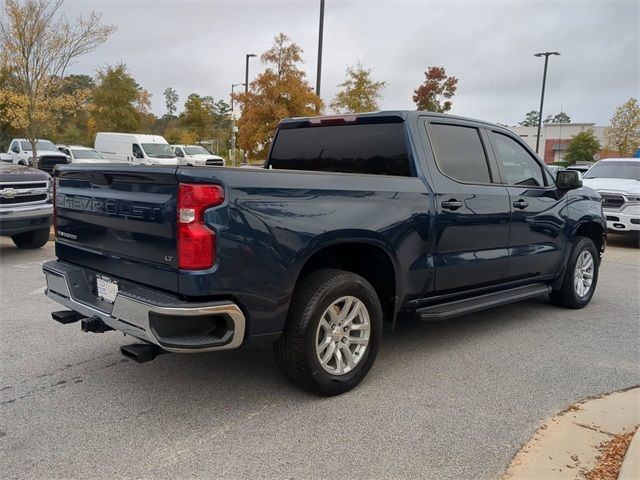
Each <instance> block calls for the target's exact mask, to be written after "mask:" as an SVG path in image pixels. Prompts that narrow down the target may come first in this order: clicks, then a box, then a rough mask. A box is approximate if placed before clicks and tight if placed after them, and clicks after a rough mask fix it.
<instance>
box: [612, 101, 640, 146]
mask: <svg viewBox="0 0 640 480" xmlns="http://www.w3.org/2000/svg"><path fill="white" fill-rule="evenodd" d="M604 139H605V145H606V147H607V148H610V149H611V150H616V151H618V152H620V154H621V155H622V156H631V155H633V154H634V152H635V150H636V149H637V148H640V106H638V100H637V99H635V98H633V97H631V98H630V99H629V100H627V101H626V102H625V103H624V104H623V105H620V106H619V107H618V108H617V109H616V112H615V113H614V114H613V117H611V126H609V127H607V128H606V129H605V131H604Z"/></svg>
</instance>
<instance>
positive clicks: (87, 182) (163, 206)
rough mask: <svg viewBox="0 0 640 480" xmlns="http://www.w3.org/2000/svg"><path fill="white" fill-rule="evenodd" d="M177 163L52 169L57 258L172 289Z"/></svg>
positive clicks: (175, 270)
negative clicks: (54, 189)
mask: <svg viewBox="0 0 640 480" xmlns="http://www.w3.org/2000/svg"><path fill="white" fill-rule="evenodd" d="M177 191H178V184H177V180H176V167H162V166H158V167H152V166H117V165H108V164H102V165H91V166H87V165H78V166H74V165H69V166H66V167H64V168H62V169H61V170H60V171H57V172H56V198H55V205H56V222H57V229H58V241H57V242H56V254H57V256H58V258H59V259H61V260H65V261H67V262H71V263H75V264H77V265H81V266H84V267H88V268H91V269H95V270H97V271H100V272H104V273H107V274H110V275H113V276H115V277H121V278H126V279H128V280H132V281H136V282H140V283H143V284H146V285H149V286H152V287H156V288H160V289H163V290H170V291H177V288H178V267H177V254H176V253H177V241H176V202H177Z"/></svg>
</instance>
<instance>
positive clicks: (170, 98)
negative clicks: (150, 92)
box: [164, 87, 178, 117]
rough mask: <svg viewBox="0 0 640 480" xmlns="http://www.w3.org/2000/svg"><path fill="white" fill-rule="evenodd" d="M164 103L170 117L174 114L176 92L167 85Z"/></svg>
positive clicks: (176, 98)
mask: <svg viewBox="0 0 640 480" xmlns="http://www.w3.org/2000/svg"><path fill="white" fill-rule="evenodd" d="M164 104H165V105H166V106H167V114H168V115H169V116H170V117H173V116H175V114H176V109H177V108H176V107H177V105H178V92H176V91H175V90H174V89H173V88H171V87H168V88H167V89H166V90H165V91H164Z"/></svg>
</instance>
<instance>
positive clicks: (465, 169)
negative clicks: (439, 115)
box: [430, 123, 491, 183]
mask: <svg viewBox="0 0 640 480" xmlns="http://www.w3.org/2000/svg"><path fill="white" fill-rule="evenodd" d="M430 130H431V135H430V137H431V144H432V146H433V153H434V155H435V157H436V163H437V165H438V168H439V169H440V171H441V172H442V173H444V174H445V175H446V176H448V177H450V178H452V179H453V180H456V181H458V182H462V183H491V174H490V172H489V164H488V163H487V155H486V153H485V150H484V146H483V144H482V140H481V139H480V132H479V131H478V129H477V128H474V127H465V126H462V125H450V124H444V123H432V124H431V125H430Z"/></svg>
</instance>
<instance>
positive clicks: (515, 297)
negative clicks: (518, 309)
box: [416, 283, 551, 322]
mask: <svg viewBox="0 0 640 480" xmlns="http://www.w3.org/2000/svg"><path fill="white" fill-rule="evenodd" d="M550 291H551V286H550V285H547V284H546V283H536V284H533V285H526V286H524V287H517V288H511V289H509V290H502V291H500V292H494V293H486V294H484V295H478V296H476V297H471V298H465V299H462V300H453V301H450V302H446V303H439V304H437V305H429V306H428V307H422V308H418V309H417V310H416V315H417V316H418V317H419V318H420V320H422V321H425V322H433V321H439V320H446V319H447V318H451V317H457V316H459V315H467V314H469V313H473V312H477V311H480V310H485V309H487V308H493V307H498V306H500V305H507V304H508V303H513V302H518V301H520V300H526V299H527V298H533V297H537V296H538V295H543V294H545V293H549V292H550Z"/></svg>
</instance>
